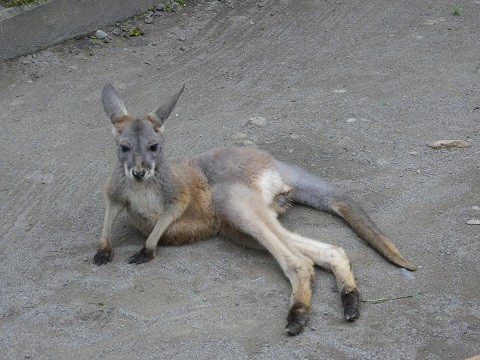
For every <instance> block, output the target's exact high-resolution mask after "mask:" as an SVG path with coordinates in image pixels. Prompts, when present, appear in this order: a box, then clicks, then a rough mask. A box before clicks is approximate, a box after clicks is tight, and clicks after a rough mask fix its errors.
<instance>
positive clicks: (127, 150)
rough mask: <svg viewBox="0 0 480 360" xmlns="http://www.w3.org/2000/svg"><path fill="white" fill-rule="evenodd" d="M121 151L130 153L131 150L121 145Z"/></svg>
mask: <svg viewBox="0 0 480 360" xmlns="http://www.w3.org/2000/svg"><path fill="white" fill-rule="evenodd" d="M120 149H122V152H129V151H130V148H129V147H128V146H126V145H120Z"/></svg>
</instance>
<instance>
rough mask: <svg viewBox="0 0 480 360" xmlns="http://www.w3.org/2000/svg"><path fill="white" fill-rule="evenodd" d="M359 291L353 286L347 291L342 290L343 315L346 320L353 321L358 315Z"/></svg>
mask: <svg viewBox="0 0 480 360" xmlns="http://www.w3.org/2000/svg"><path fill="white" fill-rule="evenodd" d="M359 304H360V291H359V290H358V289H357V288H355V289H353V290H351V291H349V292H347V291H345V290H342V305H343V315H344V316H345V319H346V320H347V321H354V320H355V319H356V318H358V316H359V315H360V311H359V308H358V305H359Z"/></svg>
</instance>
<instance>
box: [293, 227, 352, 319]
mask: <svg viewBox="0 0 480 360" xmlns="http://www.w3.org/2000/svg"><path fill="white" fill-rule="evenodd" d="M284 231H285V236H286V237H287V238H288V240H289V242H290V244H291V245H293V246H294V247H295V248H296V249H297V250H298V251H300V252H301V253H302V254H303V255H305V256H308V257H309V258H310V259H312V260H313V262H314V263H315V264H316V265H317V266H320V267H322V268H324V269H326V270H329V271H331V272H332V273H333V274H334V276H335V280H336V282H337V287H338V291H339V292H340V294H341V298H342V305H343V309H344V316H345V319H346V320H348V321H353V320H355V319H356V318H357V317H358V316H359V302H360V292H359V290H358V288H357V285H356V283H355V277H354V276H353V273H352V270H351V267H350V262H349V260H348V257H347V254H346V253H345V251H344V250H343V248H341V247H339V246H335V245H331V244H326V243H322V242H319V241H316V240H313V239H309V238H306V237H303V236H301V235H298V234H295V233H293V232H290V231H288V230H286V229H284Z"/></svg>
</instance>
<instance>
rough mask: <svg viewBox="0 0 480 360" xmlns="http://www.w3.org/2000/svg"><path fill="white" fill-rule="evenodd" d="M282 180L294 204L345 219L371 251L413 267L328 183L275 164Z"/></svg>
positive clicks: (413, 266) (367, 219)
mask: <svg viewBox="0 0 480 360" xmlns="http://www.w3.org/2000/svg"><path fill="white" fill-rule="evenodd" d="M276 166H277V169H278V171H279V172H280V174H281V176H282V178H283V179H284V181H285V182H286V183H287V184H289V185H290V186H292V188H293V195H292V196H293V201H294V202H296V203H299V204H302V205H306V206H310V207H312V208H315V209H317V210H321V211H324V212H329V213H333V214H335V215H337V216H339V217H341V218H342V219H344V220H345V221H346V222H347V223H348V224H349V225H350V227H351V228H352V229H353V230H354V231H355V232H356V233H357V234H358V235H359V236H360V237H361V238H362V239H363V240H365V241H366V242H367V243H368V244H369V245H370V246H371V247H372V248H374V249H375V250H376V251H377V252H379V253H380V254H381V255H382V256H383V257H384V258H386V259H387V260H389V261H391V262H392V263H394V264H395V265H398V266H400V267H403V268H405V269H408V270H412V271H413V270H416V269H417V268H416V266H415V265H413V264H412V263H411V262H410V261H408V260H407V259H405V258H404V257H403V256H402V254H400V251H398V249H397V248H396V247H395V245H394V244H393V243H392V241H391V240H390V239H389V238H388V237H387V236H386V235H385V234H384V233H383V232H382V231H381V230H380V229H379V228H378V227H377V225H375V223H374V222H373V220H372V219H370V216H368V214H367V213H366V212H365V210H363V208H362V207H361V206H360V205H358V204H356V203H355V202H354V201H353V200H351V199H349V198H348V197H347V196H346V195H344V194H343V193H341V192H339V191H338V190H336V189H335V188H334V187H332V186H331V185H330V184H328V183H327V182H325V181H324V180H321V179H319V178H317V177H316V176H314V175H312V174H310V173H308V172H306V171H304V170H302V169H301V168H299V167H296V166H293V165H289V164H286V163H283V162H281V161H276Z"/></svg>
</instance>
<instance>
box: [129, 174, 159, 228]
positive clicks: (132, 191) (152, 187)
mask: <svg viewBox="0 0 480 360" xmlns="http://www.w3.org/2000/svg"><path fill="white" fill-rule="evenodd" d="M127 209H128V211H129V212H130V214H131V215H132V217H137V216H140V217H141V218H143V219H144V220H147V221H151V222H156V221H157V220H158V218H159V217H160V215H161V214H162V212H163V198H162V195H161V192H160V191H159V189H158V188H157V187H156V184H155V183H153V182H149V181H148V182H132V183H131V184H130V186H129V187H128V190H127Z"/></svg>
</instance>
